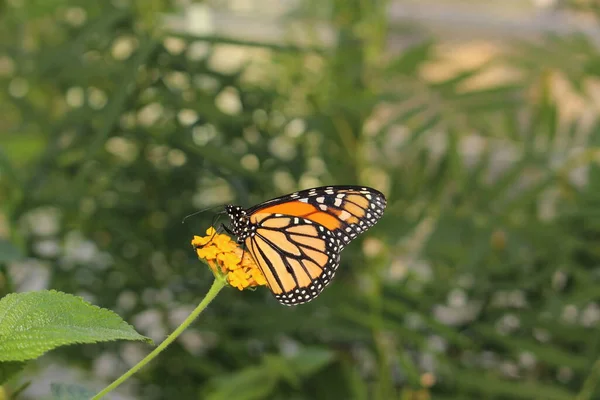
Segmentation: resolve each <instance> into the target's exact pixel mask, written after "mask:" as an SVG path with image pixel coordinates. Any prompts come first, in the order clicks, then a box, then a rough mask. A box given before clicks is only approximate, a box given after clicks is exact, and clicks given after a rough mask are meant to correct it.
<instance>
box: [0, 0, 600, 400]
mask: <svg viewBox="0 0 600 400" xmlns="http://www.w3.org/2000/svg"><path fill="white" fill-rule="evenodd" d="M599 42H600V5H599V3H598V2H596V1H591V0H590V1H584V0H580V1H576V0H572V1H559V0H537V1H533V0H532V1H526V0H520V1H517V0H510V1H509V0H506V1H493V0H489V1H483V0H480V1H459V0H454V1H441V0H422V1H418V0H413V1H408V0H388V1H383V0H369V1H366V0H294V1H282V0H207V1H203V2H194V1H191V0H145V1H142V0H111V1H95V2H93V1H89V0H46V1H25V0H3V1H0V43H1V49H2V50H1V51H0V82H1V84H2V87H3V88H5V90H1V91H0V206H1V209H0V296H3V295H5V294H7V293H10V292H19V291H31V290H41V289H45V288H52V289H57V290H61V291H65V292H68V293H73V294H77V295H80V296H83V297H84V298H86V299H87V300H89V301H91V302H92V303H94V304H96V305H99V306H102V307H106V308H110V309H112V310H114V311H116V312H117V313H118V314H120V315H121V316H122V317H123V318H124V319H125V320H127V321H129V322H130V323H131V324H133V325H134V326H135V327H136V329H137V330H138V331H139V332H141V333H142V334H145V335H148V336H150V337H152V338H153V339H154V340H155V341H158V342H160V341H161V340H162V339H163V338H164V337H165V336H166V335H167V334H168V333H170V332H171V331H172V330H173V329H174V328H175V327H176V326H177V325H178V324H179V323H180V322H181V321H182V320H183V319H184V318H185V317H186V316H187V315H188V313H189V312H190V311H191V310H192V309H193V308H194V307H195V305H197V303H198V302H199V301H200V299H201V298H202V297H203V296H204V294H205V293H206V291H207V290H208V288H209V286H210V284H211V282H212V279H213V278H212V275H211V273H210V272H209V270H208V268H206V266H205V265H204V264H202V263H200V262H199V261H198V260H197V259H196V257H195V254H194V252H193V250H192V248H191V246H190V241H191V239H192V237H193V235H195V234H197V235H204V232H205V230H206V228H208V227H209V226H210V223H211V220H212V218H213V216H214V212H212V211H209V212H205V213H203V214H201V215H198V216H195V217H193V218H190V219H189V220H188V221H186V223H185V224H182V223H181V221H182V218H183V217H184V216H185V215H187V214H189V213H192V212H195V211H197V210H199V209H201V208H204V207H209V206H215V205H221V204H224V203H228V202H233V203H235V204H239V205H242V206H245V207H249V206H251V205H254V204H256V203H258V202H261V201H264V200H267V199H269V198H272V197H274V196H278V195H282V194H286V193H289V192H292V191H294V190H297V189H304V188H309V187H313V186H318V185H322V184H323V185H324V184H361V185H369V186H373V187H375V188H377V189H379V190H381V191H383V192H384V193H385V194H386V195H387V197H388V201H389V203H388V209H387V211H386V213H385V215H384V217H383V219H382V220H381V221H380V222H379V223H378V224H377V225H376V226H375V227H374V228H373V229H371V230H370V231H369V232H368V234H365V235H362V236H361V237H360V238H359V239H357V240H356V242H355V243H353V244H352V245H350V246H349V247H348V248H347V249H346V250H345V251H344V253H343V256H342V266H341V268H340V269H339V272H338V273H337V276H336V279H335V280H334V282H333V284H332V285H330V286H329V287H328V289H327V290H326V291H325V292H324V293H323V294H322V295H321V296H320V297H319V298H318V299H317V300H315V301H313V302H311V303H309V304H306V305H302V306H299V307H294V308H289V307H284V306H282V305H280V304H279V303H278V302H276V301H275V300H274V299H273V298H272V297H271V295H270V293H269V292H268V290H266V289H265V288H259V289H258V290H256V291H254V292H250V291H247V292H239V291H237V290H235V289H227V290H224V291H223V292H221V294H220V295H219V296H218V297H217V299H216V301H214V302H213V303H212V304H211V305H210V307H209V308H208V309H207V310H206V311H205V312H204V313H203V314H202V316H201V318H200V319H199V320H198V321H197V322H196V323H195V324H194V325H193V326H192V328H191V329H189V330H188V331H187V332H186V333H185V334H184V335H183V336H182V337H181V338H180V339H179V340H178V341H177V342H176V343H175V344H174V345H173V346H171V347H170V348H169V349H168V350H167V351H165V352H163V353H162V354H161V355H160V357H159V358H158V359H157V360H155V361H154V362H153V363H152V364H151V365H149V366H148V367H146V368H145V369H144V370H142V371H141V373H139V374H137V375H136V376H135V377H134V378H133V379H130V380H129V381H127V383H126V384H125V385H123V386H121V387H120V388H119V389H118V391H117V393H115V394H114V395H112V397H110V398H112V399H150V400H154V399H208V400H221V399H222V400H238V399H244V400H254V399H282V400H290V399H291V400H303V399H317V400H321V399H358V400H363V399H364V400H371V399H373V400H388V399H402V400H426V399H507V400H508V399H511V400H512V399H549V400H554V399H556V400H562V399H577V400H587V399H599V398H600V335H599V334H598V327H599V322H600V306H599V303H598V302H599V300H600V194H599V190H600V169H599V168H598V161H599V160H600V156H599V155H600V152H599V150H600V149H599V146H600V126H599V123H598V110H599V107H598V105H599V103H600V101H599V100H600V83H599V80H598V77H599V75H600V51H599V48H598V44H599ZM216 210H217V211H219V209H216ZM215 212H216V211H215ZM150 350H151V348H150V346H147V345H144V344H139V343H127V342H119V343H109V344H98V345H83V346H71V347H66V348H61V349H58V350H56V351H53V352H51V353H49V354H47V355H45V356H44V357H42V358H41V359H39V360H37V361H36V362H33V363H30V364H29V366H28V367H27V368H26V369H25V371H24V372H23V373H22V374H21V375H20V377H19V378H18V379H17V380H15V381H13V382H11V384H10V385H9V387H8V389H9V390H10V389H11V388H12V389H15V388H17V387H19V386H20V385H21V384H23V383H25V382H27V381H31V382H32V384H31V385H30V386H29V387H28V388H27V389H26V390H25V392H24V393H23V394H22V395H21V396H20V398H21V399H39V398H47V396H48V394H49V392H50V389H49V384H50V382H63V383H78V384H82V385H85V386H87V387H88V388H91V389H93V390H97V389H100V388H102V387H103V386H104V385H105V384H107V383H108V382H110V381H112V380H113V379H114V378H116V377H117V376H119V375H120V374H121V373H123V372H124V371H125V370H127V369H128V368H129V367H131V366H132V365H134V364H135V363H136V362H137V361H138V360H140V359H141V358H142V357H143V356H144V355H146V354H147V353H148V352H149V351H150Z"/></svg>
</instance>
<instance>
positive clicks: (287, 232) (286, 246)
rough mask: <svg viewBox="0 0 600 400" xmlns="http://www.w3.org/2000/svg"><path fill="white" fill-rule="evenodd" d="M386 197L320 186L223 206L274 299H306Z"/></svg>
mask: <svg viewBox="0 0 600 400" xmlns="http://www.w3.org/2000/svg"><path fill="white" fill-rule="evenodd" d="M385 206H386V200H385V196H384V195H383V194H382V193H380V192H379V191H377V190H375V189H371V188H368V187H363V186H323V187H318V188H313V189H308V190H303V191H299V192H295V193H291V194H289V195H286V196H281V197H277V198H275V199H272V200H268V201H266V202H264V203H261V204H258V205H256V206H254V207H252V208H249V209H247V210H244V209H243V208H241V207H239V206H234V205H227V206H226V207H225V211H226V212H227V214H228V215H229V217H230V219H231V228H230V229H228V230H229V231H230V232H231V233H232V234H233V235H235V236H236V237H237V241H238V242H239V243H241V244H244V245H245V246H246V249H247V250H248V251H249V252H250V254H251V255H252V258H253V259H254V261H255V263H256V264H257V265H258V266H259V268H260V269H261V271H262V272H263V274H264V275H265V278H266V280H267V283H268V285H269V288H270V289H271V292H272V293H273V295H274V296H275V298H276V299H277V300H278V301H280V302H281V303H283V304H285V305H295V304H302V303H306V302H308V301H310V300H312V299H314V298H315V297H317V296H318V295H319V294H320V293H321V291H322V290H323V289H324V288H325V286H327V284H329V282H330V281H331V279H332V278H333V276H334V274H335V271H336V269H337V267H338V266H339V263H340V253H341V251H342V250H343V249H344V247H345V246H346V245H348V244H349V243H350V242H351V241H352V240H353V239H355V238H356V237H357V236H358V235H359V234H360V233H362V232H364V231H366V230H367V229H369V228H370V227H371V226H373V225H374V224H375V223H376V222H377V221H378V220H379V218H381V216H382V215H383V211H384V209H385Z"/></svg>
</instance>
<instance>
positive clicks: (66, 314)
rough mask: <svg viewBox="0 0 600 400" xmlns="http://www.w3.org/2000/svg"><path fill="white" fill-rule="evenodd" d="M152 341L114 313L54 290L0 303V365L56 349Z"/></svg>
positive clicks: (19, 295)
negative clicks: (104, 343) (79, 344)
mask: <svg viewBox="0 0 600 400" xmlns="http://www.w3.org/2000/svg"><path fill="white" fill-rule="evenodd" d="M119 339H121V340H140V341H145V342H148V343H152V341H151V340H150V339H148V338H146V337H144V336H142V335H140V334H139V333H137V332H136V331H135V330H134V329H133V327H132V326H131V325H129V324H128V323H126V322H125V321H123V320H122V319H121V317H119V316H118V315H117V314H115V313H114V312H112V311H110V310H107V309H103V308H100V307H97V306H94V305H92V304H90V303H87V302H86V301H84V300H83V299H82V298H81V297H76V296H73V295H70V294H66V293H61V292H57V291H54V290H50V291H41V292H29V293H12V294H9V295H7V296H5V297H3V298H2V299H0V361H25V360H30V359H32V358H36V357H39V356H41V355H42V354H44V353H45V352H47V351H49V350H52V349H54V348H56V347H59V346H65V345H69V344H75V343H97V342H107V341H113V340H119Z"/></svg>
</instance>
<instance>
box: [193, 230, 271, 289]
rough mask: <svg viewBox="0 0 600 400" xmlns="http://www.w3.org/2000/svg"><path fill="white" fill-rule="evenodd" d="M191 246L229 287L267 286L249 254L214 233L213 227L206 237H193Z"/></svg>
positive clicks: (226, 238) (224, 236)
mask: <svg viewBox="0 0 600 400" xmlns="http://www.w3.org/2000/svg"><path fill="white" fill-rule="evenodd" d="M192 246H194V248H195V249H196V254H197V255H198V258H199V259H200V260H202V261H204V262H205V263H206V264H208V266H209V267H210V268H211V270H212V271H213V273H214V274H215V275H218V276H221V277H224V278H226V279H227V283H228V284H229V285H230V286H233V287H236V288H238V289H239V290H244V289H246V288H249V287H256V286H261V285H266V284H267V280H266V279H265V277H264V275H263V274H262V272H261V270H260V269H259V268H258V266H257V265H256V264H255V263H254V260H252V257H251V256H250V254H249V253H248V252H245V251H244V250H243V249H242V248H241V247H240V246H239V245H238V243H237V242H236V241H234V240H232V239H231V238H230V237H229V236H227V235H224V234H221V233H216V231H215V229H214V228H213V227H210V228H208V229H207V230H206V236H194V239H193V240H192Z"/></svg>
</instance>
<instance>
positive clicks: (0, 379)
mask: <svg viewBox="0 0 600 400" xmlns="http://www.w3.org/2000/svg"><path fill="white" fill-rule="evenodd" d="M23 368H25V363H24V362H20V361H11V362H0V385H2V384H3V383H4V382H6V381H7V380H9V379H10V378H11V377H12V376H13V375H15V374H16V373H18V372H19V371H21V370H22V369H23Z"/></svg>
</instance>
